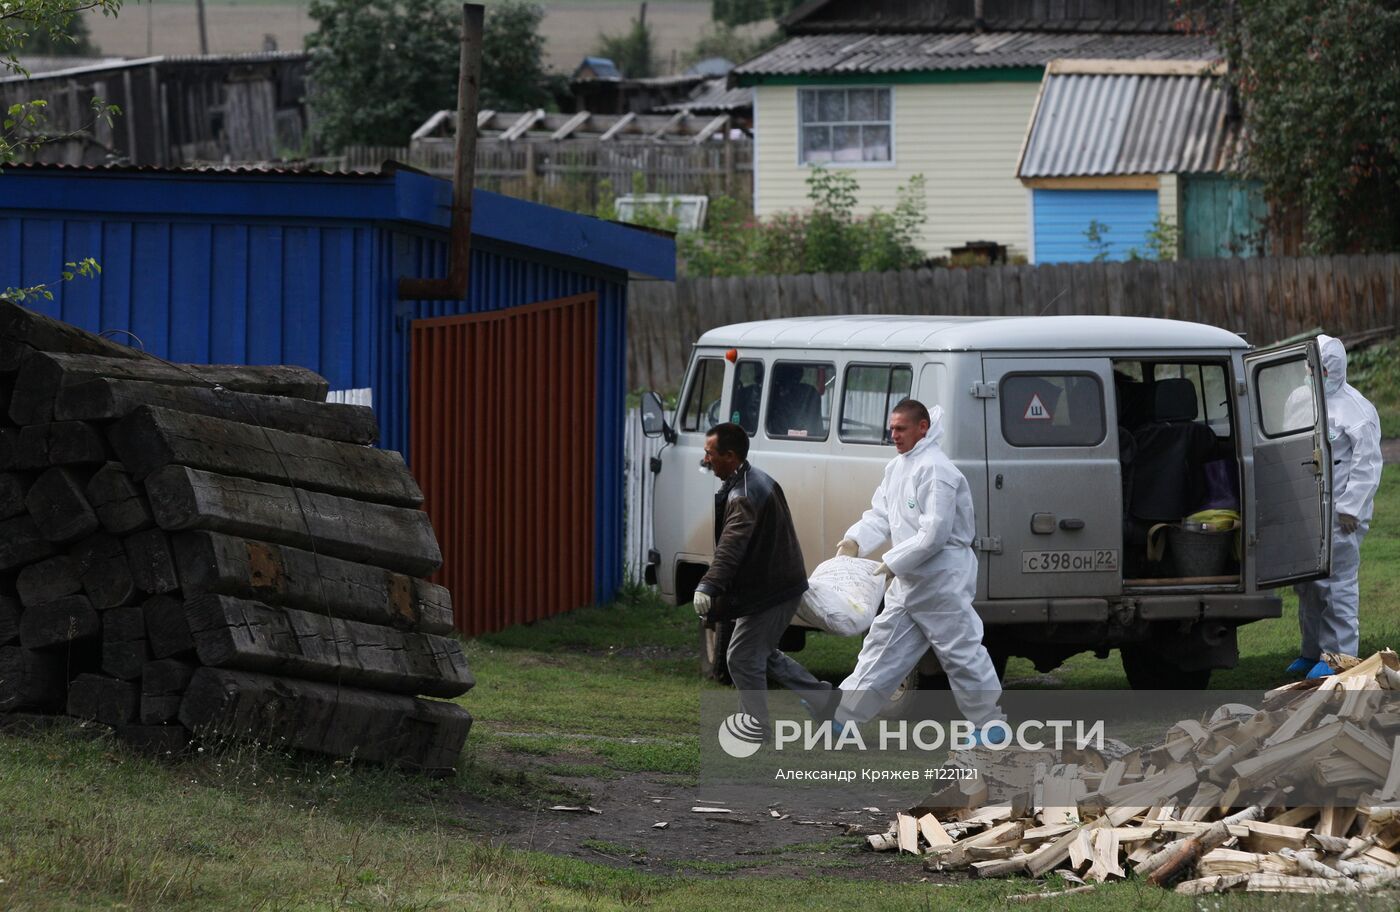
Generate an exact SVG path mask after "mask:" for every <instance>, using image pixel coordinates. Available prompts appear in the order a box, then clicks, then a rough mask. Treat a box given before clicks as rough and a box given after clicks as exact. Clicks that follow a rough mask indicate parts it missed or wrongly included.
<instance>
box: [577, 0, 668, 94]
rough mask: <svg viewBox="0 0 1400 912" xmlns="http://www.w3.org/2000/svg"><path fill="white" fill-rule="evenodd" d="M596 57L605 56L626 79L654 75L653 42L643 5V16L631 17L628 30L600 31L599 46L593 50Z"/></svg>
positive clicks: (654, 46) (654, 55)
mask: <svg viewBox="0 0 1400 912" xmlns="http://www.w3.org/2000/svg"><path fill="white" fill-rule="evenodd" d="M593 53H594V54H596V55H597V56H599V57H606V58H608V59H609V60H611V61H612V62H613V63H615V64H617V68H618V69H619V70H621V71H622V75H623V76H626V77H627V78H628V79H645V78H646V77H648V76H655V75H656V41H655V39H654V38H653V37H652V34H651V26H649V25H647V20H646V4H642V15H641V16H639V17H636V18H634V19H633V20H632V25H631V27H629V28H628V30H627V31H625V32H622V33H620V34H615V35H607V34H600V35H599V36H598V45H597V47H596V48H595V49H594V51H593Z"/></svg>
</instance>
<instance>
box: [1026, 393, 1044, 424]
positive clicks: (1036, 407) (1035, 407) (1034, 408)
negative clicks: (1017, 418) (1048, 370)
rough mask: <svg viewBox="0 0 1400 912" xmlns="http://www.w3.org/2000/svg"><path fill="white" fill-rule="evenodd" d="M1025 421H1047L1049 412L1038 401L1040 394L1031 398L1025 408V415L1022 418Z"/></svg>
mask: <svg viewBox="0 0 1400 912" xmlns="http://www.w3.org/2000/svg"><path fill="white" fill-rule="evenodd" d="M1022 417H1023V418H1024V419H1025V420H1026V421H1049V420H1050V410H1049V409H1047V408H1046V407H1045V403H1043V402H1041V401H1040V394H1039V393H1036V394H1035V395H1033V396H1031V404H1030V405H1028V406H1026V414H1025V415H1023V416H1022Z"/></svg>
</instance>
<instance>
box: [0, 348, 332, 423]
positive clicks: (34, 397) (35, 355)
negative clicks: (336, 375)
mask: <svg viewBox="0 0 1400 912" xmlns="http://www.w3.org/2000/svg"><path fill="white" fill-rule="evenodd" d="M100 377H110V378H114V379H118V380H143V381H147V382H152V383H164V384H168V385H170V386H196V387H205V388H208V389H213V388H215V387H223V388H225V389H230V390H234V391H236V392H241V393H260V394H262V395H266V396H290V397H292V398H295V399H310V400H313V401H315V402H324V401H325V399H326V393H327V391H328V390H329V388H330V386H329V384H328V383H327V382H326V379H325V378H324V377H322V376H321V375H319V374H317V373H315V372H314V371H309V370H307V369H306V368H303V367H286V366H281V365H263V366H243V365H224V364H213V365H203V364H167V363H166V362H164V361H157V360H154V359H151V360H145V361H129V360H123V359H120V358H103V357H98V356H94V355H70V354H63V353H60V352H31V353H30V354H29V355H27V356H26V357H25V359H24V362H23V364H22V365H21V369H20V371H19V374H18V377H17V379H16V380H15V392H14V396H13V399H12V401H11V402H10V418H11V419H12V420H13V421H14V422H15V424H18V425H29V424H43V423H44V422H47V421H52V420H53V419H54V417H55V415H56V414H57V413H56V404H57V401H58V396H59V392H60V390H62V389H63V388H64V387H66V386H73V385H76V384H79V383H83V382H86V381H89V380H95V379H97V378H100Z"/></svg>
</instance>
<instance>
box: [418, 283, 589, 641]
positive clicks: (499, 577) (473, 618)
mask: <svg viewBox="0 0 1400 912" xmlns="http://www.w3.org/2000/svg"><path fill="white" fill-rule="evenodd" d="M597 309H598V298H597V295H596V294H586V295H578V296H576V297H571V298H561V299H559V300H557V301H544V302H541V303H538V304H531V305H528V306H525V307H516V308H511V309H509V310H500V311H492V312H490V313H483V314H472V315H469V316H458V317H441V318H437V319H431V320H417V321H415V322H414V324H413V330H412V346H413V350H412V359H411V365H412V367H411V369H410V377H411V384H412V385H411V389H410V422H411V427H410V432H409V435H410V441H411V443H410V445H411V450H410V455H411V457H412V462H413V474H414V476H415V477H416V478H417V479H418V483H419V484H420V485H422V487H423V494H424V496H425V497H426V504H425V507H426V509H427V511H428V514H429V516H431V517H432V521H433V528H434V529H436V530H437V534H438V539H439V540H440V542H441V544H442V556H443V565H442V569H441V570H440V571H439V572H438V574H437V576H436V577H434V580H435V581H436V582H438V583H440V584H442V585H444V586H446V587H447V588H448V589H450V590H451V591H452V600H453V606H454V609H455V613H456V623H457V629H458V630H460V631H461V632H462V633H464V634H467V635H475V634H479V633H489V632H491V631H494V630H500V629H502V628H504V627H508V626H510V625H512V624H519V623H523V622H525V621H533V620H537V619H538V618H543V617H549V616H550V615H553V614H558V613H560V612H563V611H568V610H570V609H573V608H578V607H580V606H583V605H587V604H589V603H590V602H591V601H592V600H593V548H594V534H595V533H594V528H595V523H594V515H595V509H594V507H595V505H594V486H595V481H596V479H595V478H594V465H595V463H594V459H595V452H596V446H595V441H596V438H597V428H596V417H595V411H594V409H595V405H594V404H595V401H596V397H595V393H596V385H597V349H598V346H597V323H596V314H597Z"/></svg>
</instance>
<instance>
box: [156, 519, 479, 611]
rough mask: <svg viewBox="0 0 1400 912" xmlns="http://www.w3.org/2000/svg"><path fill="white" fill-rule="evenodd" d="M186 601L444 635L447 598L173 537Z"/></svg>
mask: <svg viewBox="0 0 1400 912" xmlns="http://www.w3.org/2000/svg"><path fill="white" fill-rule="evenodd" d="M172 544H173V545H174V551H175V563H176V566H177V567H178V568H179V573H180V585H181V586H182V588H183V590H184V593H185V596H186V597H187V598H194V597H195V596H199V595H233V596H238V597H239V598H250V599H256V600H258V601H262V602H266V603H268V604H270V605H282V606H285V607H288V608H303V609H306V610H307V611H314V612H316V613H319V614H330V615H333V616H335V617H342V618H345V619H346V620H351V621H364V622H365V623H367V624H380V625H384V626H389V627H397V628H400V629H403V630H419V631H422V632H423V633H441V634H450V633H452V631H453V623H452V595H451V593H449V592H448V591H447V590H446V589H445V588H443V587H442V586H439V585H437V584H435V583H430V582H428V581H427V580H421V579H414V578H412V577H409V576H405V575H403V574H401V573H394V572H393V571H390V570H384V569H381V568H379V567H371V566H369V565H367V564H358V563H354V562H352V561H345V560H340V559H338V558H334V557H328V556H326V555H325V554H314V553H312V552H310V551H305V550H302V549H301V548H292V547H289V546H287V545H277V544H270V543H268V542H258V541H248V540H247V539H243V538H235V537H233V536H229V535H221V534H219V533H217V532H179V533H176V534H175V535H174V536H173V538H172Z"/></svg>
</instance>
